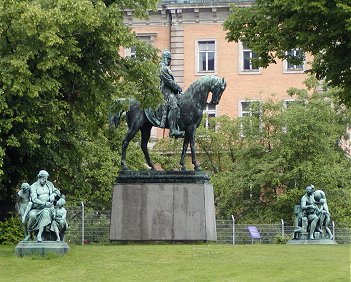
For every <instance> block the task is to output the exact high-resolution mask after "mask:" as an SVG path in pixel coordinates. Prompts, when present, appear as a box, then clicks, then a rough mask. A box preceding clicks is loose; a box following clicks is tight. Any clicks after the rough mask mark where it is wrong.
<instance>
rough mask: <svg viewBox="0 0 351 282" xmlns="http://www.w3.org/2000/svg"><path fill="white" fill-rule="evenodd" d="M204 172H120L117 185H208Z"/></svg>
mask: <svg viewBox="0 0 351 282" xmlns="http://www.w3.org/2000/svg"><path fill="white" fill-rule="evenodd" d="M209 180H210V178H209V176H208V174H207V173H205V172H202V171H156V170H149V171H132V170H126V171H123V170H122V171H120V173H119V175H118V177H117V183H208V182H209Z"/></svg>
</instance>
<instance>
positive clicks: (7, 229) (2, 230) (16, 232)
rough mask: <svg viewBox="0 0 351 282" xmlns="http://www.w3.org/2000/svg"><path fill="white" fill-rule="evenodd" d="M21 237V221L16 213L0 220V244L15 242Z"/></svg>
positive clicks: (22, 236)
mask: <svg viewBox="0 0 351 282" xmlns="http://www.w3.org/2000/svg"><path fill="white" fill-rule="evenodd" d="M23 238H24V231H23V227H22V223H21V222H20V220H19V218H18V216H17V215H12V216H11V217H9V218H7V219H6V220H5V221H3V222H1V221H0V244H3V245H10V244H17V243H18V242H19V241H21V240H23Z"/></svg>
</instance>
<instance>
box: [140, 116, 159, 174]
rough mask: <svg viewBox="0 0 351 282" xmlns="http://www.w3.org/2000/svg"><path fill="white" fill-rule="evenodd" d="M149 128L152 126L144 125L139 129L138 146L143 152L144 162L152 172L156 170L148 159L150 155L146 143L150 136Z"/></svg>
mask: <svg viewBox="0 0 351 282" xmlns="http://www.w3.org/2000/svg"><path fill="white" fill-rule="evenodd" d="M151 128H152V125H151V124H148V123H146V124H144V125H143V127H142V128H141V144H140V147H141V149H142V150H143V153H144V156H145V160H146V162H147V164H148V165H149V167H150V168H151V169H152V170H156V169H155V166H154V164H153V162H152V161H151V158H150V155H149V150H148V149H147V143H148V142H149V139H150V135H151Z"/></svg>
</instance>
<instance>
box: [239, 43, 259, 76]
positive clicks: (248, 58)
mask: <svg viewBox="0 0 351 282" xmlns="http://www.w3.org/2000/svg"><path fill="white" fill-rule="evenodd" d="M240 47H241V52H240V56H241V58H240V60H239V61H240V71H241V72H254V73H257V72H259V68H258V67H257V66H256V65H255V63H254V62H253V61H252V59H256V58H257V54H256V53H255V52H253V51H252V50H251V49H250V48H249V47H248V46H247V45H246V43H245V42H242V43H241V44H240Z"/></svg>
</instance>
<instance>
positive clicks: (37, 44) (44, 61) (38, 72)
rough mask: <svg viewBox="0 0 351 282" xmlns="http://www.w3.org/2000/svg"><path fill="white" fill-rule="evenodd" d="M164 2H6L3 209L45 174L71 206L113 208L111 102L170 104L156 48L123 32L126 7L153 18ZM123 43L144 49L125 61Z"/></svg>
mask: <svg viewBox="0 0 351 282" xmlns="http://www.w3.org/2000/svg"><path fill="white" fill-rule="evenodd" d="M156 3H157V1H156V0H142V1H141V0H140V1H130V0H123V1H112V0H110V1H108V0H106V1H102V0H94V1H91V0H3V1H1V2H0V200H3V202H1V203H0V204H1V206H4V203H6V202H7V203H8V204H10V205H13V203H12V202H11V199H12V200H13V197H14V195H15V189H16V188H17V187H18V186H19V184H20V183H21V182H22V181H27V182H30V183H32V182H33V181H34V180H35V177H36V174H37V173H38V171H39V170H40V169H46V170H48V171H49V173H50V180H52V181H54V182H55V184H56V185H57V186H58V187H59V188H60V189H62V190H63V192H64V193H68V194H69V195H70V196H71V199H76V200H80V199H83V200H90V201H91V203H92V204H96V205H97V206H100V207H104V206H106V203H107V202H108V200H109V199H108V197H109V196H107V195H109V194H111V188H112V184H113V182H114V179H115V177H116V175H117V170H118V165H117V164H118V158H119V157H118V154H117V152H116V151H115V149H116V142H120V139H121V136H122V135H121V134H120V133H111V132H109V130H108V127H107V120H108V118H107V116H108V112H109V111H111V110H113V109H111V105H112V104H113V100H114V99H115V98H117V97H130V96H133V97H134V98H136V99H138V100H139V101H140V102H141V104H142V105H143V106H145V107H152V106H155V105H157V104H158V103H160V101H162V94H161V93H160V91H159V89H158V88H159V82H158V60H159V58H158V54H157V50H155V49H154V48H152V47H151V46H150V45H148V44H145V43H142V42H141V41H139V40H138V39H137V37H136V36H135V34H134V33H133V32H131V30H130V29H129V28H128V27H126V26H125V25H124V23H123V9H127V8H129V9H133V10H134V11H135V14H136V15H138V16H146V10H149V9H152V8H155V7H156ZM121 46H125V47H131V46H136V49H137V52H138V56H137V58H123V57H121V56H120V55H119V48H120V47H121ZM111 138H115V139H117V140H114V139H111ZM134 157H137V158H138V156H137V155H136V154H134ZM135 163H136V164H138V163H140V162H138V161H136V162H135ZM9 201H10V202H9Z"/></svg>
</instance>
